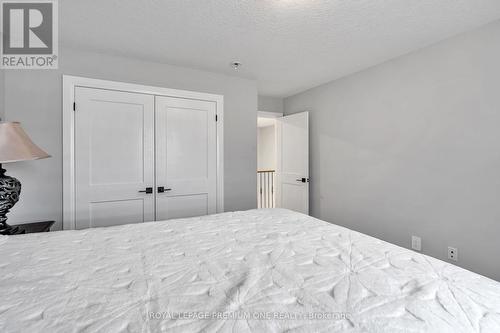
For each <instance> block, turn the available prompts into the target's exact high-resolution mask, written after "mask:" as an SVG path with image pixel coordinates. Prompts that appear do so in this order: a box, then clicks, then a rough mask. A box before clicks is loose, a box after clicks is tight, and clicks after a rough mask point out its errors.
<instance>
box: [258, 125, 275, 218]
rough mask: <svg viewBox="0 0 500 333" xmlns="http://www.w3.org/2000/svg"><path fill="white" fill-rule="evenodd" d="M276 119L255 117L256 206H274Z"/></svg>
mask: <svg viewBox="0 0 500 333" xmlns="http://www.w3.org/2000/svg"><path fill="white" fill-rule="evenodd" d="M275 175H276V120H275V119H274V118H266V117H257V207H258V208H274V207H276V197H275Z"/></svg>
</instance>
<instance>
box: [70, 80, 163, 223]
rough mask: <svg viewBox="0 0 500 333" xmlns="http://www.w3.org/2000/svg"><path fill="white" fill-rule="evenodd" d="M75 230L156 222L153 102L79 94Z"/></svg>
mask: <svg viewBox="0 0 500 333" xmlns="http://www.w3.org/2000/svg"><path fill="white" fill-rule="evenodd" d="M75 100H76V105H77V110H76V111H75V166H76V169H75V187H76V202H75V204H76V214H75V217H76V228H77V229H83V228H90V227H103V226H111V225H117V224H126V223H137V222H144V221H152V220H154V193H151V194H147V193H142V192H139V191H141V190H144V189H145V188H146V187H153V186H154V97H153V96H150V95H142V94H135V93H127V92H119V91H111V90H102V89H93V88H83V87H77V88H76V89H75Z"/></svg>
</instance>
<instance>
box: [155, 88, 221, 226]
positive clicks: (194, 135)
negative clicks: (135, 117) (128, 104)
mask: <svg viewBox="0 0 500 333" xmlns="http://www.w3.org/2000/svg"><path fill="white" fill-rule="evenodd" d="M215 113H216V105H215V102H208V101H199V100H190V99H182V98H172V97H159V96H157V97H156V109H155V118H156V121H155V127H156V183H157V186H162V187H164V188H165V189H166V191H165V192H164V193H157V195H156V219H157V220H166V219H171V218H180V217H191V216H200V215H206V214H211V213H215V212H216V176H217V169H216V122H215Z"/></svg>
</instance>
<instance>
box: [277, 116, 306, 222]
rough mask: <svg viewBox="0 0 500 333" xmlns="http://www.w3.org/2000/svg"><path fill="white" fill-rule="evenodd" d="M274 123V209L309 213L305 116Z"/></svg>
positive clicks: (279, 120)
mask: <svg viewBox="0 0 500 333" xmlns="http://www.w3.org/2000/svg"><path fill="white" fill-rule="evenodd" d="M276 120H277V121H276V155H277V159H276V206H277V207H281V208H287V209H291V210H294V211H297V212H300V213H304V214H309V113H308V112H301V113H296V114H293V115H290V116H285V117H283V118H277V119H276Z"/></svg>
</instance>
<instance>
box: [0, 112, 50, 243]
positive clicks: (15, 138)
mask: <svg viewBox="0 0 500 333" xmlns="http://www.w3.org/2000/svg"><path fill="white" fill-rule="evenodd" d="M47 157H50V156H49V155H48V154H47V153H46V152H44V151H43V150H42V149H40V148H39V147H38V146H37V145H35V144H34V143H33V141H31V139H30V138H29V136H28V135H27V134H26V132H24V130H23V129H22V127H21V125H20V124H19V123H17V122H0V234H2V235H9V234H15V232H16V229H15V228H13V227H11V226H10V225H8V224H7V216H6V215H7V213H8V212H9V210H10V209H11V208H12V207H14V205H15V204H16V202H17V201H18V200H19V195H20V194H21V182H20V181H19V180H17V179H16V178H14V177H9V176H7V175H6V174H5V171H6V170H5V169H3V168H2V163H12V162H20V161H29V160H38V159H41V158H47Z"/></svg>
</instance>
